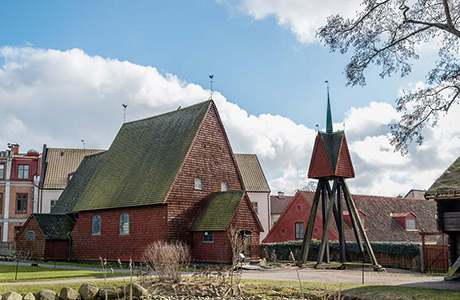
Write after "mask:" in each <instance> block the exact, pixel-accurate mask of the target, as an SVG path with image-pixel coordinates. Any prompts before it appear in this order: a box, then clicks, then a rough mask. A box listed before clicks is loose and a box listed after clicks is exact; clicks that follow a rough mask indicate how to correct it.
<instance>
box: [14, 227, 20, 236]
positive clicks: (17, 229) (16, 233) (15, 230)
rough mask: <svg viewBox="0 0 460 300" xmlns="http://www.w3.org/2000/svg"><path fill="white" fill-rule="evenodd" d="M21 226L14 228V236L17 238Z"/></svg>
mask: <svg viewBox="0 0 460 300" xmlns="http://www.w3.org/2000/svg"><path fill="white" fill-rule="evenodd" d="M21 229H22V226H14V236H15V237H17V236H18V233H19V232H20V231H21Z"/></svg>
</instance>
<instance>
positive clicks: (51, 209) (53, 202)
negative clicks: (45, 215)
mask: <svg viewBox="0 0 460 300" xmlns="http://www.w3.org/2000/svg"><path fill="white" fill-rule="evenodd" d="M56 202H57V200H50V211H53V208H54V206H55V205H56Z"/></svg>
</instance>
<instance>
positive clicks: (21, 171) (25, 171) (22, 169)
mask: <svg viewBox="0 0 460 300" xmlns="http://www.w3.org/2000/svg"><path fill="white" fill-rule="evenodd" d="M18 178H19V179H29V165H19V166H18Z"/></svg>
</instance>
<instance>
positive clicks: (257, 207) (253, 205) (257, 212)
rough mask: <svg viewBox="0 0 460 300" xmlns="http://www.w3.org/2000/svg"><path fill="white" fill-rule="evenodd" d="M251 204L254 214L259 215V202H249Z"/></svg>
mask: <svg viewBox="0 0 460 300" xmlns="http://www.w3.org/2000/svg"><path fill="white" fill-rule="evenodd" d="M251 204H252V208H253V209H254V211H255V212H256V214H259V202H251Z"/></svg>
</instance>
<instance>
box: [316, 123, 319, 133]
mask: <svg viewBox="0 0 460 300" xmlns="http://www.w3.org/2000/svg"><path fill="white" fill-rule="evenodd" d="M316 132H319V124H316Z"/></svg>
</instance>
